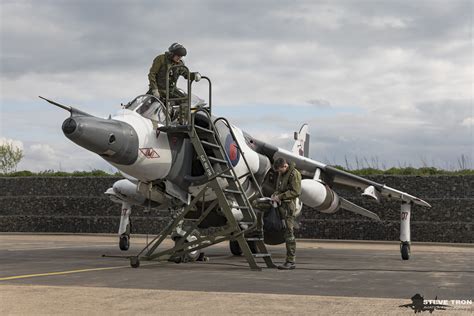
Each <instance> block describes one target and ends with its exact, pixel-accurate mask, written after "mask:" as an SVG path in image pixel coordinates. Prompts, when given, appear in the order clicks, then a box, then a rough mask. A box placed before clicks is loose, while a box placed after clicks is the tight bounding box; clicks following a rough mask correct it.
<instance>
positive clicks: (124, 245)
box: [119, 234, 130, 251]
mask: <svg viewBox="0 0 474 316" xmlns="http://www.w3.org/2000/svg"><path fill="white" fill-rule="evenodd" d="M119 247H120V250H122V251H126V250H128V248H130V236H129V235H127V234H123V235H121V236H120V237H119Z"/></svg>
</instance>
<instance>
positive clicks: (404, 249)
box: [400, 242, 410, 260]
mask: <svg viewBox="0 0 474 316" xmlns="http://www.w3.org/2000/svg"><path fill="white" fill-rule="evenodd" d="M400 253H401V255H402V259H403V260H408V259H410V244H409V243H408V242H402V243H401V244H400Z"/></svg>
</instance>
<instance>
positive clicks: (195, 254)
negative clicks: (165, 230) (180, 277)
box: [171, 236, 204, 263]
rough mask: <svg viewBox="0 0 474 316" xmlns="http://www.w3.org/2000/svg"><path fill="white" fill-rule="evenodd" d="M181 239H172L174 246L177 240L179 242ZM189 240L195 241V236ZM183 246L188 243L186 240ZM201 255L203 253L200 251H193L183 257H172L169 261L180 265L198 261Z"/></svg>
mask: <svg viewBox="0 0 474 316" xmlns="http://www.w3.org/2000/svg"><path fill="white" fill-rule="evenodd" d="M181 238H182V237H177V238H175V239H174V242H175V244H177V243H178V241H179V240H181ZM190 239H192V241H194V240H196V239H197V238H196V237H195V236H191V237H190ZM184 243H185V244H186V243H188V241H187V240H186V241H185V242H184ZM201 255H204V253H203V252H201V251H200V250H194V251H190V252H188V253H186V254H184V255H179V256H175V257H172V259H171V261H173V262H175V263H182V262H193V261H198V260H199V258H200V257H201Z"/></svg>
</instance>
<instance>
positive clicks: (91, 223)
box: [0, 176, 474, 243]
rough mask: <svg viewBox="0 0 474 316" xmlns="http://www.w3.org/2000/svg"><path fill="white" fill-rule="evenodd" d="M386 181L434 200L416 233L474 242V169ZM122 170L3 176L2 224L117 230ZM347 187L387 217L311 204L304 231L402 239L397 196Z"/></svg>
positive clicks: (158, 217) (420, 211)
mask: <svg viewBox="0 0 474 316" xmlns="http://www.w3.org/2000/svg"><path fill="white" fill-rule="evenodd" d="M370 178H371V179H373V180H374V181H377V182H379V183H385V184H387V185H389V186H391V187H394V188H397V189H400V190H403V191H406V192H409V193H411V194H413V195H415V196H418V197H420V198H422V199H424V200H426V201H427V202H428V203H430V204H431V205H432V206H433V207H432V208H431V209H425V208H422V207H416V206H415V207H414V209H413V212H412V240H413V241H437V242H469V243H472V242H474V233H473V215H474V214H473V210H474V176H432V177H414V176H373V177H370ZM118 179H119V178H112V177H108V178H105V177H104V178H97V177H92V178H54V177H52V178H30V177H26V178H0V231H2V232H74V233H99V232H100V233H114V232H116V231H117V229H118V223H119V214H120V205H119V204H116V203H112V202H111V201H110V200H109V199H108V198H107V197H105V195H104V194H103V192H104V191H105V190H106V189H107V188H109V187H111V186H112V184H113V183H114V182H115V181H117V180H118ZM340 195H341V196H343V197H346V198H348V199H349V200H350V201H352V202H354V203H356V204H359V205H361V206H363V207H365V208H367V209H369V210H372V211H374V212H376V213H377V214H379V216H380V218H381V219H382V220H383V222H382V223H377V222H374V221H372V220H370V219H366V218H365V217H362V216H359V215H356V214H353V213H351V212H347V211H344V210H340V211H338V212H337V213H336V214H323V213H319V212H317V211H314V210H311V209H309V208H305V209H304V211H303V216H302V218H301V227H300V229H299V230H298V231H297V236H298V237H302V238H325V239H366V240H398V238H399V226H400V221H399V213H400V212H399V208H400V205H399V203H397V202H383V203H381V204H377V203H375V202H372V201H369V200H365V199H364V198H362V197H360V195H357V194H353V193H351V192H340ZM132 215H133V218H132V225H133V226H132V232H135V233H151V234H153V233H156V232H157V231H158V230H159V229H161V228H162V227H163V225H164V224H165V223H166V222H167V220H168V219H167V215H168V213H167V212H165V211H155V210H152V211H150V212H144V209H143V208H138V207H137V208H134V210H133V213H132Z"/></svg>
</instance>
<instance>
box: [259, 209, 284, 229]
mask: <svg viewBox="0 0 474 316" xmlns="http://www.w3.org/2000/svg"><path fill="white" fill-rule="evenodd" d="M285 228H286V227H285V221H283V220H282V219H281V218H280V212H279V211H278V209H276V208H275V207H272V208H271V209H270V210H269V211H267V212H265V214H264V216H263V229H264V230H265V231H266V232H280V231H282V230H284V229H285Z"/></svg>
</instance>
